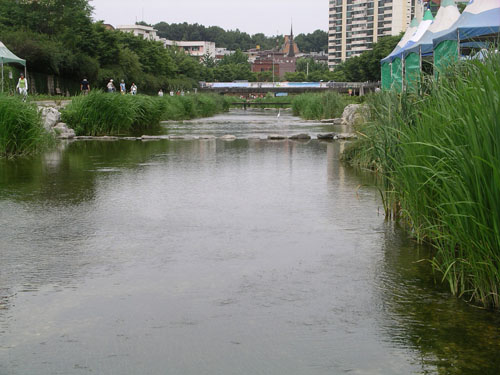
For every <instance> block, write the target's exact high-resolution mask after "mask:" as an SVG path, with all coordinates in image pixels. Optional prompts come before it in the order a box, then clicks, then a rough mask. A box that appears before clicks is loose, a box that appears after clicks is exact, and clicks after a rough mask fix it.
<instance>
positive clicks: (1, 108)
mask: <svg viewBox="0 0 500 375" xmlns="http://www.w3.org/2000/svg"><path fill="white" fill-rule="evenodd" d="M51 140H52V137H51V136H50V135H49V134H48V133H47V132H46V131H45V129H44V128H43V126H42V123H41V120H40V115H39V114H38V111H37V108H36V107H35V106H34V105H31V104H27V103H24V102H22V101H21V99H20V98H19V97H17V96H16V97H12V96H6V95H1V94H0V157H12V156H21V155H30V154H33V153H36V152H38V151H40V150H42V149H43V148H45V147H46V146H47V145H48V144H50V142H51Z"/></svg>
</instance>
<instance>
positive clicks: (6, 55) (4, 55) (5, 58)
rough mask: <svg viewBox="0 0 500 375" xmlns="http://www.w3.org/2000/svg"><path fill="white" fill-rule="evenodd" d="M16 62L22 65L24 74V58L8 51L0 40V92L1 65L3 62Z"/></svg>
mask: <svg viewBox="0 0 500 375" xmlns="http://www.w3.org/2000/svg"><path fill="white" fill-rule="evenodd" d="M12 63H17V64H21V65H22V66H24V71H25V75H26V60H23V59H20V58H19V57H17V56H16V55H14V54H13V53H12V52H10V51H9V49H8V48H7V47H5V44H3V43H2V42H0V65H1V66H2V92H3V66H4V65H5V64H12Z"/></svg>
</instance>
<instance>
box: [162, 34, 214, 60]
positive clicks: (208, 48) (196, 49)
mask: <svg viewBox="0 0 500 375" xmlns="http://www.w3.org/2000/svg"><path fill="white" fill-rule="evenodd" d="M161 41H162V42H163V44H164V46H165V47H174V46H176V47H178V48H180V49H182V50H183V51H184V52H186V53H187V54H188V55H191V56H194V57H199V58H201V57H203V56H204V55H209V56H210V57H212V58H214V59H215V58H216V55H217V53H216V48H215V43H214V42H205V41H184V40H182V41H181V40H168V39H162V40H161Z"/></svg>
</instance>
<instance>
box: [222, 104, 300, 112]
mask: <svg viewBox="0 0 500 375" xmlns="http://www.w3.org/2000/svg"><path fill="white" fill-rule="evenodd" d="M231 105H232V106H240V105H241V106H243V109H244V110H245V111H246V109H247V107H251V106H264V107H287V106H290V105H292V102H281V103H278V102H274V103H272V102H234V103H231Z"/></svg>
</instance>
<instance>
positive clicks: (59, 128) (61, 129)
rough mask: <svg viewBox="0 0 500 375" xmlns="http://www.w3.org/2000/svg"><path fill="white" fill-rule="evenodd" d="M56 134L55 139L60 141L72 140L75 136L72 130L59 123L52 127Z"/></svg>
mask: <svg viewBox="0 0 500 375" xmlns="http://www.w3.org/2000/svg"><path fill="white" fill-rule="evenodd" d="M53 129H54V131H55V132H56V134H57V138H60V139H72V138H75V136H76V134H75V131H74V130H73V129H70V128H68V126H67V125H66V124H65V123H64V122H59V123H57V124H56V126H54V127H53Z"/></svg>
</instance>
